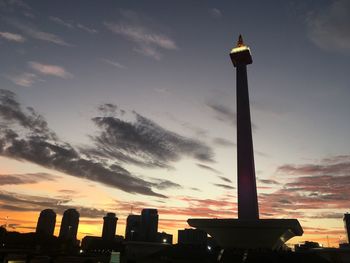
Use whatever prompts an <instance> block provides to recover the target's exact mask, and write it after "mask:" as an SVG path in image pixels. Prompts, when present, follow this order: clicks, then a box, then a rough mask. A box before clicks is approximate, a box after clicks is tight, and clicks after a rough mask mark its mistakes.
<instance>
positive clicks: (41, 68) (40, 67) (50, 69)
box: [28, 61, 73, 79]
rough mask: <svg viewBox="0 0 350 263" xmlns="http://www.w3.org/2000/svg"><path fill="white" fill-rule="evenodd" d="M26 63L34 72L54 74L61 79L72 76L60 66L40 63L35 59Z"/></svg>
mask: <svg viewBox="0 0 350 263" xmlns="http://www.w3.org/2000/svg"><path fill="white" fill-rule="evenodd" d="M28 65H29V66H30V67H31V68H32V69H33V70H35V71H36V72H38V73H40V74H43V75H50V76H56V77H60V78H63V79H68V78H72V77H73V74H71V73H69V72H68V71H67V70H65V69H64V68H63V67H61V66H57V65H48V64H42V63H39V62H35V61H31V62H28Z"/></svg>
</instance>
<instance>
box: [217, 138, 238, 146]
mask: <svg viewBox="0 0 350 263" xmlns="http://www.w3.org/2000/svg"><path fill="white" fill-rule="evenodd" d="M213 142H214V143H215V144H216V145H218V146H225V147H233V146H237V144H236V143H234V142H232V141H230V140H227V139H224V138H214V139H213Z"/></svg>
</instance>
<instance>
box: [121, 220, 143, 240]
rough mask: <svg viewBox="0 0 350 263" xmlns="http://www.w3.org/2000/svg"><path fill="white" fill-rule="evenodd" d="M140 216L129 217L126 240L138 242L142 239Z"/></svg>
mask: <svg viewBox="0 0 350 263" xmlns="http://www.w3.org/2000/svg"><path fill="white" fill-rule="evenodd" d="M140 225H141V216H140V215H129V216H128V218H127V219H126V228H125V240H126V241H138V240H139V238H140Z"/></svg>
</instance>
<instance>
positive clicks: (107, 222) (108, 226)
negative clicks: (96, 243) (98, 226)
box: [102, 213, 118, 240]
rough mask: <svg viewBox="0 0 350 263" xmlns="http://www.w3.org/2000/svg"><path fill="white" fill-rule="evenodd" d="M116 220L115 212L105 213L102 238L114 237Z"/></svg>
mask: <svg viewBox="0 0 350 263" xmlns="http://www.w3.org/2000/svg"><path fill="white" fill-rule="evenodd" d="M117 221H118V218H117V217H116V216H115V213H107V215H106V216H105V217H103V229H102V239H104V240H113V239H114V237H115V230H116V228H117Z"/></svg>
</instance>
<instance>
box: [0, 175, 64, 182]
mask: <svg viewBox="0 0 350 263" xmlns="http://www.w3.org/2000/svg"><path fill="white" fill-rule="evenodd" d="M59 178H60V177H59V176H56V175H53V174H48V173H28V174H1V175H0V185H19V184H36V183H39V182H42V181H56V180H57V179H59Z"/></svg>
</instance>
